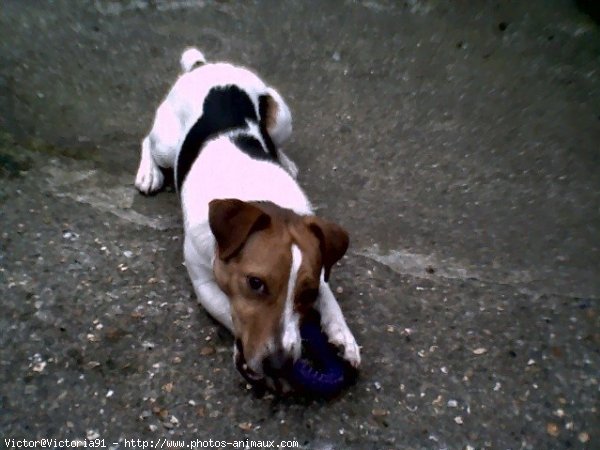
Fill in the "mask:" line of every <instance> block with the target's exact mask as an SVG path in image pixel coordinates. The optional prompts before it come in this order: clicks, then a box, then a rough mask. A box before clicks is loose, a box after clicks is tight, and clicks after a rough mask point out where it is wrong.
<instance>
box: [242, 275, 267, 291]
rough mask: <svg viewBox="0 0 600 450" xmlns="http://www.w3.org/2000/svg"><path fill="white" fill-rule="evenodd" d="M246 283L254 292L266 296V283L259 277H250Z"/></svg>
mask: <svg viewBox="0 0 600 450" xmlns="http://www.w3.org/2000/svg"><path fill="white" fill-rule="evenodd" d="M246 281H247V282H248V286H249V287H250V289H252V290H253V291H254V292H257V293H259V294H264V293H265V292H266V290H267V287H266V286H265V282H264V281H263V280H261V279H260V278H258V277H253V276H248V277H247V278H246Z"/></svg>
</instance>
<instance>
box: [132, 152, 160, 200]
mask: <svg viewBox="0 0 600 450" xmlns="http://www.w3.org/2000/svg"><path fill="white" fill-rule="evenodd" d="M163 182H164V175H163V173H162V172H161V170H160V168H159V167H158V166H157V165H156V164H155V163H154V162H153V161H152V160H150V161H148V160H146V161H142V162H140V167H139V168H138V172H137V175H136V177H135V187H136V188H137V189H138V190H139V191H140V192H141V193H143V194H151V193H153V192H156V191H158V190H159V189H160V188H161V187H162V185H163Z"/></svg>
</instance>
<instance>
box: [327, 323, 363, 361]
mask: <svg viewBox="0 0 600 450" xmlns="http://www.w3.org/2000/svg"><path fill="white" fill-rule="evenodd" d="M322 326H323V330H324V331H325V334H327V337H328V338H329V342H330V343H332V344H333V345H335V346H336V347H338V348H340V349H341V351H342V356H343V358H344V359H345V360H346V361H348V362H349V363H350V365H351V366H352V367H354V368H358V366H360V348H359V347H358V344H357V343H356V339H354V336H353V335H352V332H351V331H350V329H349V328H348V325H346V324H345V323H340V322H337V321H331V322H328V323H323V324H322Z"/></svg>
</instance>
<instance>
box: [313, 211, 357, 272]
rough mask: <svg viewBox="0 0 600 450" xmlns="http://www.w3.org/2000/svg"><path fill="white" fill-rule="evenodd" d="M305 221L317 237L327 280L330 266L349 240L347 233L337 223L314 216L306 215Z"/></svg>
mask: <svg viewBox="0 0 600 450" xmlns="http://www.w3.org/2000/svg"><path fill="white" fill-rule="evenodd" d="M306 221H307V225H308V227H309V228H310V230H311V231H312V232H313V233H314V234H315V236H317V238H318V239H319V246H320V249H321V259H322V263H323V268H324V269H325V282H328V281H329V274H330V273H331V268H332V267H333V265H334V264H335V263H336V262H338V261H339V260H340V259H341V258H342V256H344V253H346V250H347V249H348V244H349V242H350V239H349V237H348V233H347V232H346V230H344V229H343V228H342V227H340V226H339V225H337V224H335V223H333V222H329V221H327V220H323V219H321V218H319V217H316V216H310V217H307V218H306Z"/></svg>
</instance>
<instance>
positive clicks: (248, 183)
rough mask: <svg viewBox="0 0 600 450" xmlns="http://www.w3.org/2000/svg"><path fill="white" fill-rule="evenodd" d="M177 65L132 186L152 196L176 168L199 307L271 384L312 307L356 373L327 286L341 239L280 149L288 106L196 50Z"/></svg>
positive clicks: (350, 340) (254, 373)
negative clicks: (167, 172) (176, 75)
mask: <svg viewBox="0 0 600 450" xmlns="http://www.w3.org/2000/svg"><path fill="white" fill-rule="evenodd" d="M180 65H181V70H182V73H181V75H180V76H179V78H178V79H177V80H176V82H175V84H174V85H173V87H172V88H171V90H170V92H169V93H168V94H167V96H166V98H165V99H164V101H163V102H162V103H161V104H160V106H159V107H158V109H157V111H156V114H155V117H154V123H153V125H152V129H151V131H150V133H149V134H148V135H147V136H146V137H145V138H144V139H143V141H142V146H141V156H140V163H139V168H138V171H137V175H136V179H135V186H136V187H137V189H138V190H139V191H140V192H142V193H143V194H151V193H154V192H156V191H158V190H160V189H161V187H162V186H163V183H164V174H163V171H162V170H163V169H170V170H173V171H174V182H175V186H176V189H177V191H178V193H179V196H180V200H181V206H182V210H183V222H184V233H185V239H184V256H185V264H186V267H187V270H188V272H189V276H190V279H191V281H192V284H193V286H194V290H195V293H196V295H197V298H198V301H199V302H200V303H201V304H202V305H203V307H204V308H205V309H206V310H207V311H208V313H209V314H210V315H212V316H213V317H214V318H215V319H216V320H217V321H218V322H220V323H221V324H223V325H224V326H225V327H226V328H227V329H228V330H230V331H231V333H232V334H233V336H234V349H233V353H234V363H235V366H236V367H237V369H238V370H239V371H240V372H241V374H242V375H243V376H244V377H245V378H246V379H247V380H249V381H251V382H252V383H260V382H264V381H265V380H268V381H269V383H270V385H271V387H272V384H273V382H274V381H273V380H275V379H277V374H278V373H280V372H278V371H280V370H281V369H282V368H283V367H285V366H286V365H288V364H290V363H291V362H293V361H295V360H297V359H298V358H299V357H300V355H301V337H300V332H299V326H300V324H301V323H302V320H303V319H304V318H305V317H306V315H307V314H309V311H311V310H316V311H317V312H318V313H319V314H320V320H321V326H322V329H323V331H324V332H325V333H326V335H327V336H328V339H329V341H330V342H331V343H332V344H334V345H336V346H338V348H339V349H340V352H341V354H342V357H343V358H344V359H345V360H346V361H347V362H348V363H349V364H350V365H351V366H353V367H355V368H357V367H358V366H359V365H360V349H359V347H358V345H357V343H356V340H355V338H354V336H353V334H352V332H351V331H350V329H349V327H348V325H347V324H346V320H345V319H344V316H343V314H342V311H341V309H340V306H339V305H338V303H337V300H336V298H335V297H334V294H333V292H332V290H331V288H330V287H329V284H328V281H329V276H330V272H331V269H332V267H333V265H334V264H335V263H336V262H337V261H338V260H339V259H340V258H341V257H342V256H343V255H344V253H345V252H346V250H347V247H348V242H349V239H348V234H347V233H346V231H345V230H344V229H343V228H342V227H340V226H339V225H337V224H335V223H333V222H330V221H327V220H325V219H323V218H320V217H317V216H316V215H315V214H314V212H313V208H312V206H311V204H310V202H309V200H308V199H307V197H306V195H305V193H304V192H303V190H302V189H301V188H300V186H299V185H298V183H297V182H296V176H297V173H298V169H297V167H296V165H295V164H294V163H293V162H292V161H291V160H290V159H289V158H288V157H287V156H286V155H285V154H284V153H283V152H282V151H281V149H280V147H281V145H282V144H283V143H284V142H285V141H286V140H287V139H288V137H289V136H290V134H291V131H292V119H291V113H290V110H289V108H288V106H287V104H286V103H285V101H284V100H283V98H282V97H281V95H280V94H279V93H278V92H277V91H276V90H275V89H274V88H272V87H270V86H267V85H266V84H265V83H264V82H263V81H262V80H261V79H260V78H259V77H258V76H257V75H255V74H254V73H253V72H251V71H250V70H248V69H246V68H243V67H239V66H235V65H232V64H229V63H224V62H219V63H208V62H207V61H206V59H205V58H204V55H203V54H202V53H201V52H200V51H199V50H198V49H196V48H189V49H187V50H185V51H184V52H183V54H182V55H181V59H180ZM279 386H280V387H281V383H279Z"/></svg>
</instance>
